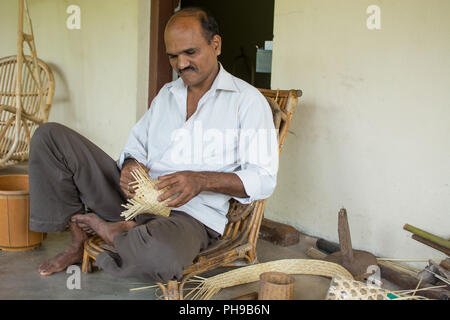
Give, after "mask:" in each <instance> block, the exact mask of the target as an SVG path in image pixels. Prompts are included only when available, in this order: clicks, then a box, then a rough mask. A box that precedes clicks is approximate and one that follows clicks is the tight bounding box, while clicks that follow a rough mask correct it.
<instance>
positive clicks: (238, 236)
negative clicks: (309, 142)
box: [200, 89, 302, 260]
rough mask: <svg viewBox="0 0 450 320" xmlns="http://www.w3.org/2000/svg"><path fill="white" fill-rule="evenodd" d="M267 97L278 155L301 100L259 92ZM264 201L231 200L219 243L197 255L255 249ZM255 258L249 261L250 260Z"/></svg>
mask: <svg viewBox="0 0 450 320" xmlns="http://www.w3.org/2000/svg"><path fill="white" fill-rule="evenodd" d="M259 90H260V91H261V93H262V94H263V95H264V96H265V97H266V99H267V101H268V102H269V105H270V107H271V109H272V114H273V118H274V125H275V128H276V129H278V146H279V152H281V150H282V148H283V144H284V142H285V140H286V136H287V133H288V128H289V126H290V124H291V120H292V116H293V115H294V110H295V107H296V106H297V103H298V98H299V97H301V95H302V91H301V90H268V89H259ZM265 203H266V200H257V201H253V202H252V203H251V204H242V203H239V202H238V201H237V200H235V199H231V200H230V209H229V210H228V214H227V218H228V223H227V225H226V227H225V231H224V234H223V235H222V237H221V239H220V240H221V241H220V242H219V243H217V245H216V246H214V247H211V248H208V249H207V250H205V251H203V252H202V253H201V254H200V255H203V256H207V255H208V254H209V252H212V251H213V250H214V251H215V253H217V251H216V250H220V248H223V250H227V249H229V248H228V246H227V244H229V243H233V245H240V244H244V243H250V244H252V246H253V248H256V242H257V240H258V233H259V229H260V226H261V221H262V218H263V213H264V206H265ZM253 258H254V257H249V258H248V259H249V260H252V259H253Z"/></svg>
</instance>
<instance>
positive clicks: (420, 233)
mask: <svg viewBox="0 0 450 320" xmlns="http://www.w3.org/2000/svg"><path fill="white" fill-rule="evenodd" d="M403 229H405V230H407V231H409V232H412V233H414V234H415V235H418V236H419V237H421V238H423V239H426V240H428V241H431V242H433V243H435V244H437V245H439V246H442V247H444V248H447V249H449V250H450V241H449V240H446V239H444V238H441V237H438V236H436V235H434V234H432V233H429V232H427V231H424V230H422V229H419V228H416V227H413V226H411V225H409V224H405V225H404V226H403Z"/></svg>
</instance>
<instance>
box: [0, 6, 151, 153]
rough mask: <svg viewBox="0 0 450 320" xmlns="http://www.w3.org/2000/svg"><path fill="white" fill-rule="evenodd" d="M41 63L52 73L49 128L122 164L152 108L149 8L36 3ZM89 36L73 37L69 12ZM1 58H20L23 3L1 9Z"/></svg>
mask: <svg viewBox="0 0 450 320" xmlns="http://www.w3.org/2000/svg"><path fill="white" fill-rule="evenodd" d="M28 4H29V9H30V15H31V19H32V22H33V27H34V33H35V37H36V46H37V52H38V56H39V57H40V58H41V59H43V60H44V61H46V62H47V63H48V64H49V65H50V67H51V68H52V70H53V72H54V75H55V80H56V93H55V97H54V103H53V106H52V110H51V113H50V119H49V121H56V122H60V123H63V124H65V125H67V126H69V127H71V128H73V129H75V130H77V131H78V132H80V133H81V134H83V135H85V136H86V137H87V138H89V139H91V140H92V141H93V142H94V143H96V144H97V145H98V146H99V147H101V148H102V149H103V150H104V151H105V152H107V153H108V154H109V155H110V156H111V157H113V158H116V157H117V156H118V154H119V153H120V151H121V149H122V147H123V145H124V144H125V142H126V139H127V137H128V134H129V131H130V129H131V127H132V126H133V125H134V124H135V123H136V120H137V119H139V118H140V116H141V115H142V114H143V113H144V112H145V110H146V108H147V91H148V89H147V87H148V54H149V30H150V19H149V17H150V1H149V0H114V1H110V0H95V1H93V0H70V1H68V0H28ZM72 4H75V5H78V6H79V7H80V8H81V29H80V30H69V29H68V28H67V27H66V20H67V18H68V17H69V15H70V14H68V13H66V9H67V7H68V6H69V5H72ZM0 29H1V30H2V32H1V35H0V37H1V38H0V56H7V55H11V54H16V42H17V40H16V32H17V1H16V0H1V2H0Z"/></svg>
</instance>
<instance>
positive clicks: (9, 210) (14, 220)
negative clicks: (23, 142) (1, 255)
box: [0, 174, 47, 251]
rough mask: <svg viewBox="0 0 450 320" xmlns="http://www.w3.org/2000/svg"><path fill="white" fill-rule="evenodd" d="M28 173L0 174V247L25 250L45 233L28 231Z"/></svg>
mask: <svg viewBox="0 0 450 320" xmlns="http://www.w3.org/2000/svg"><path fill="white" fill-rule="evenodd" d="M29 217H30V196H29V193H28V175H26V174H11V175H0V249H2V250H5V251H25V250H31V249H34V248H36V247H37V246H38V245H39V244H40V243H41V242H42V241H43V240H44V239H45V237H46V235H47V234H46V233H42V232H34V231H30V230H29V227H28V224H29Z"/></svg>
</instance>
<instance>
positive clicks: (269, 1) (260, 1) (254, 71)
mask: <svg viewBox="0 0 450 320" xmlns="http://www.w3.org/2000/svg"><path fill="white" fill-rule="evenodd" d="M191 6H194V7H202V8H204V9H206V10H208V11H209V12H210V13H211V14H212V15H213V16H214V18H215V19H216V20H217V23H218V24H219V31H220V35H221V37H222V54H221V55H220V57H219V61H220V62H221V63H222V65H223V67H224V68H225V69H226V70H227V71H228V72H230V73H231V74H233V75H234V76H236V77H238V78H241V79H242V80H244V81H247V82H248V83H250V84H252V85H253V86H255V87H257V88H264V89H270V80H271V73H270V68H269V69H267V67H266V68H260V67H259V64H258V65H257V63H256V62H257V48H260V49H262V48H264V47H265V42H266V41H272V40H273V20H274V0H169V1H167V0H152V4H151V26H150V70H149V72H150V75H149V80H150V81H149V95H148V99H149V100H148V106H150V103H151V101H152V100H153V98H154V97H155V96H156V94H157V93H158V91H159V90H160V89H161V87H162V86H163V85H164V84H165V83H167V82H169V81H171V80H172V79H173V73H172V70H171V68H170V65H169V61H168V58H167V54H166V51H165V46H164V27H165V24H166V23H167V21H168V19H169V17H170V16H171V15H172V13H173V12H174V11H176V10H178V9H180V8H186V7H191ZM266 53H267V52H266ZM270 54H271V52H270ZM266 62H267V57H266ZM270 62H271V59H270V60H269V63H270ZM262 69H266V70H262Z"/></svg>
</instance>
